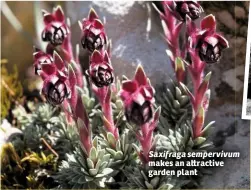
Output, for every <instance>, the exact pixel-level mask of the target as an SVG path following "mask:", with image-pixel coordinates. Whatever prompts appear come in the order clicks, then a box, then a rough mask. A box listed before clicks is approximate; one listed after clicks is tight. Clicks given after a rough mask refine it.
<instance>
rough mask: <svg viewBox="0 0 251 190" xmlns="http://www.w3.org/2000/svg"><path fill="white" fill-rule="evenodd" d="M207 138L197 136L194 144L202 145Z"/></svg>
mask: <svg viewBox="0 0 251 190" xmlns="http://www.w3.org/2000/svg"><path fill="white" fill-rule="evenodd" d="M206 140H207V139H206V138H204V137H197V138H196V139H194V145H195V146H198V145H201V144H202V143H204V142H205V141H206Z"/></svg>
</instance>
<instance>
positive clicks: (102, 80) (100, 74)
mask: <svg viewBox="0 0 251 190" xmlns="http://www.w3.org/2000/svg"><path fill="white" fill-rule="evenodd" d="M113 79H114V77H113V73H112V71H110V70H108V69H105V68H102V67H101V66H100V67H99V68H98V70H97V71H96V73H95V74H94V76H92V81H93V83H94V84H95V85H96V86H97V87H103V86H109V85H110V84H111V83H112V82H113Z"/></svg>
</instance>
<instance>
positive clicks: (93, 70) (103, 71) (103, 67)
mask: <svg viewBox="0 0 251 190" xmlns="http://www.w3.org/2000/svg"><path fill="white" fill-rule="evenodd" d="M102 54H103V55H102ZM102 54H101V53H100V52H99V51H97V50H95V51H94V52H93V54H92V56H91V60H90V68H89V70H88V71H87V74H88V75H89V76H90V78H91V81H92V82H93V83H94V84H95V86H97V87H104V86H109V85H110V84H112V83H113V81H114V74H113V68H112V65H111V61H110V59H109V56H108V54H107V52H106V51H105V52H104V53H102Z"/></svg>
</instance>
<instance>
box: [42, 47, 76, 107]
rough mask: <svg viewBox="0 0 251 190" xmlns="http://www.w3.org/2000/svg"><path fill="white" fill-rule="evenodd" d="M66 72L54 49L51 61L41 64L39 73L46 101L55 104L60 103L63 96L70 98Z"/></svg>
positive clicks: (63, 98)
mask: <svg viewBox="0 0 251 190" xmlns="http://www.w3.org/2000/svg"><path fill="white" fill-rule="evenodd" d="M67 74H68V71H67V69H66V67H65V63H64V61H63V60H62V59H61V57H60V56H59V55H58V54H57V53H56V52H55V51H54V53H53V59H52V62H51V63H44V64H41V70H40V72H39V75H40V76H41V78H42V79H43V81H44V83H43V88H42V93H43V95H44V96H45V98H46V100H47V101H48V103H50V104H52V105H54V106H55V105H59V104H61V103H62V102H63V101H64V100H65V98H70V96H71V90H70V85H69V81H68V76H67Z"/></svg>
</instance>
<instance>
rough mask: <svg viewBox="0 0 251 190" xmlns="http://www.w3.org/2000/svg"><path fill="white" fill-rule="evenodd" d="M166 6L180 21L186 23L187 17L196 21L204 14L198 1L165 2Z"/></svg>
mask: <svg viewBox="0 0 251 190" xmlns="http://www.w3.org/2000/svg"><path fill="white" fill-rule="evenodd" d="M164 6H167V7H168V8H169V10H170V11H171V13H172V14H173V15H174V16H175V17H176V18H177V19H178V20H180V21H185V20H186V16H189V17H190V18H191V19H192V20H195V19H197V18H199V17H200V14H201V13H202V12H203V9H202V7H201V6H200V4H199V3H198V2H197V1H185V0H183V1H165V2H164Z"/></svg>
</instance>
